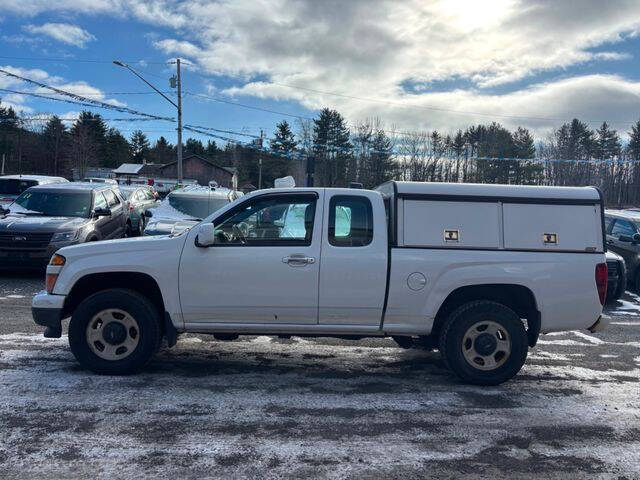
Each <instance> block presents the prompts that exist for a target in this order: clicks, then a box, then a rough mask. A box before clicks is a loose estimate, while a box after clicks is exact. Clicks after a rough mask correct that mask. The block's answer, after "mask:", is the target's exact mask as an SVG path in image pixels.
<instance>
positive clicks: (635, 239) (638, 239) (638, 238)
mask: <svg viewBox="0 0 640 480" xmlns="http://www.w3.org/2000/svg"><path fill="white" fill-rule="evenodd" d="M631 239H632V240H633V243H640V233H634V234H633V237H631Z"/></svg>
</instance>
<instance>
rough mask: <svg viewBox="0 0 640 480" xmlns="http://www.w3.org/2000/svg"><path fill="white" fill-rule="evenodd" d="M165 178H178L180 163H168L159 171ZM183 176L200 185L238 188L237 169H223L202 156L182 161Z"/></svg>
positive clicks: (191, 156) (190, 156) (192, 156)
mask: <svg viewBox="0 0 640 480" xmlns="http://www.w3.org/2000/svg"><path fill="white" fill-rule="evenodd" d="M157 173H158V174H159V175H161V176H162V177H164V178H177V177H178V162H171V163H167V164H166V165H162V166H160V167H159V168H158V169H157ZM182 176H183V177H184V178H193V179H195V180H197V181H198V183H199V184H200V185H208V184H209V182H212V181H213V182H216V183H217V184H218V185H220V186H221V187H227V188H237V185H238V174H237V171H236V169H235V168H230V167H223V166H221V165H218V164H217V163H216V162H214V161H213V160H210V159H208V158H206V157H203V156H201V155H189V156H187V157H184V158H183V159H182Z"/></svg>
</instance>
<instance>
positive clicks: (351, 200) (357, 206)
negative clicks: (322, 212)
mask: <svg viewBox="0 0 640 480" xmlns="http://www.w3.org/2000/svg"><path fill="white" fill-rule="evenodd" d="M372 239H373V209H372V207H371V202H370V201H369V199H368V198H366V197H360V196H353V195H340V196H335V197H333V198H332V199H331V201H330V202H329V243H330V244H331V245H333V246H336V247H364V246H365V245H369V244H370V243H371V240H372Z"/></svg>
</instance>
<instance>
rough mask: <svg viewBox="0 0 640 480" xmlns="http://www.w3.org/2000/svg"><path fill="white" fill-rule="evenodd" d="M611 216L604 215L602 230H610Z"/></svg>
mask: <svg viewBox="0 0 640 480" xmlns="http://www.w3.org/2000/svg"><path fill="white" fill-rule="evenodd" d="M613 220H614V218H613V217H607V216H605V217H604V231H605V232H607V233H608V232H609V231H610V230H611V225H613Z"/></svg>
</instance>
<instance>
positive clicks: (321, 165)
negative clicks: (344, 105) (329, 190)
mask: <svg viewBox="0 0 640 480" xmlns="http://www.w3.org/2000/svg"><path fill="white" fill-rule="evenodd" d="M313 123H314V125H313V154H314V157H315V170H316V172H315V179H316V183H317V184H318V185H320V186H327V187H330V186H342V187H344V186H347V182H348V179H347V160H349V159H350V158H351V157H352V155H353V145H352V144H351V142H350V138H349V128H348V127H347V122H346V120H345V119H344V118H343V117H342V115H340V113H338V112H337V111H336V110H330V109H328V108H323V109H322V110H321V111H320V115H319V116H318V118H317V119H314V121H313Z"/></svg>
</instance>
